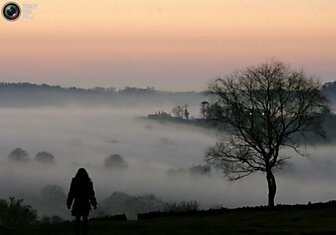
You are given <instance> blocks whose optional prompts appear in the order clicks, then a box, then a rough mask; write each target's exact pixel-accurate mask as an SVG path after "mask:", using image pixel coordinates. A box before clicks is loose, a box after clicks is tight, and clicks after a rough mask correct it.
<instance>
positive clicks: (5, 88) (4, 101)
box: [0, 81, 336, 107]
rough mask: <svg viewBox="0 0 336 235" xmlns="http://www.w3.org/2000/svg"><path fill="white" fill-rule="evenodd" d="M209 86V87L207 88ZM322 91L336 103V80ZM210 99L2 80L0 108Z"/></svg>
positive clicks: (149, 90)
mask: <svg viewBox="0 0 336 235" xmlns="http://www.w3.org/2000/svg"><path fill="white" fill-rule="evenodd" d="M205 88H206V87H205ZM323 93H324V94H325V95H326V96H327V97H328V98H329V99H330V101H331V103H336V81H335V82H329V83H326V84H325V85H324V86H323ZM205 99H207V98H206V97H205V96H204V95H203V94H202V93H201V92H195V91H186V92H170V91H158V90H155V89H154V88H152V87H147V88H137V87H125V88H123V89H115V88H104V87H95V88H90V89H83V88H77V87H69V88H66V87H61V86H52V85H47V84H41V85H38V84H32V83H5V82H1V83H0V107H34V106H62V105H81V106H95V105H111V106H138V105H162V106H164V105H170V106H172V105H183V104H189V105H190V106H193V105H196V106H199V105H200V103H201V102H202V101H203V100H205Z"/></svg>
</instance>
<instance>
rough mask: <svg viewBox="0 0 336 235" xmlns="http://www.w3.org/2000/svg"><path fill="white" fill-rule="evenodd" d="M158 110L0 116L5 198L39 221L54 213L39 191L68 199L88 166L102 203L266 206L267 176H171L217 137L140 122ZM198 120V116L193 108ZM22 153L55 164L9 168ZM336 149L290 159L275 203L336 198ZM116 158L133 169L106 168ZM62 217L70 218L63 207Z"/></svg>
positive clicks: (199, 158)
mask: <svg viewBox="0 0 336 235" xmlns="http://www.w3.org/2000/svg"><path fill="white" fill-rule="evenodd" d="M154 111H157V110H156V109H155V108H149V109H147V110H146V109H138V110H122V109H115V110H112V109H109V108H95V109H76V108H62V109H60V108H43V109H0V117H1V123H0V130H1V132H0V198H8V197H9V196H16V197H18V198H24V199H25V201H27V202H28V203H30V204H32V205H33V207H35V208H37V209H38V210H39V212H40V214H54V213H55V211H50V212H49V211H48V208H49V206H48V205H47V203H45V202H44V204H41V200H39V199H40V197H41V195H40V194H41V193H40V192H41V189H42V188H44V187H45V186H46V185H59V186H61V187H62V188H63V189H65V191H66V192H67V190H68V188H69V184H70V181H71V178H72V177H73V176H74V174H75V172H76V170H77V169H78V168H79V167H85V168H86V169H87V170H88V172H89V174H90V176H91V178H92V179H93V181H94V186H95V191H96V195H97V198H98V201H99V200H103V199H104V198H106V197H108V196H109V195H111V194H112V193H113V192H115V191H120V192H125V193H127V194H130V195H144V194H154V195H155V196H157V197H159V198H161V199H162V200H163V201H167V202H173V201H189V200H196V201H198V202H199V203H200V205H201V207H202V208H209V207H218V206H224V207H239V206H248V205H249V206H252V205H262V204H265V203H266V197H267V186H266V180H265V176H264V175H262V174H255V175H253V176H251V177H249V178H246V179H242V180H240V181H238V182H228V181H227V180H226V179H225V178H223V177H222V175H221V174H220V173H219V172H211V174H210V175H207V174H205V175H197V174H190V173H188V171H181V172H180V173H178V172H179V171H177V173H175V174H169V173H167V172H169V171H170V170H177V169H181V168H183V169H188V168H190V167H193V166H196V165H201V164H203V157H204V155H205V152H206V150H207V148H208V147H209V146H211V145H213V144H214V143H215V141H216V135H215V134H214V133H211V132H207V131H206V130H205V129H198V128H182V126H180V125H177V126H174V125H172V124H169V125H167V124H160V123H156V122H154V121H149V120H143V119H139V118H136V117H137V116H143V115H146V114H147V113H148V112H154ZM193 114H194V115H197V112H196V109H194V111H193ZM17 147H20V148H22V149H24V150H26V151H27V152H28V153H29V154H30V158H31V159H33V158H34V156H35V154H36V153H37V152H40V151H47V152H50V153H52V154H53V155H55V164H51V165H45V164H41V163H39V162H36V161H33V160H31V161H29V162H28V163H25V164H14V163H12V162H10V161H8V154H9V153H10V152H11V151H12V150H13V149H15V148H17ZM335 149H336V148H334V147H333V146H321V147H315V148H313V149H307V152H308V153H310V158H309V159H306V158H302V157H299V158H293V159H292V160H291V164H290V165H288V166H286V168H285V169H284V170H283V171H279V172H277V173H276V175H277V183H278V194H277V197H276V202H277V203H307V202H308V201H311V202H317V201H328V200H332V199H335V198H336V187H335V186H336V183H335V179H336V171H335V168H336V158H335V156H334V153H335ZM111 154H120V155H121V156H122V157H123V158H124V159H125V161H126V162H127V164H128V167H127V168H125V169H114V168H106V167H105V166H104V160H105V158H106V157H107V156H109V155H111ZM62 210H64V211H66V208H65V202H64V208H62Z"/></svg>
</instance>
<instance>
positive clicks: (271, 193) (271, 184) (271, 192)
mask: <svg viewBox="0 0 336 235" xmlns="http://www.w3.org/2000/svg"><path fill="white" fill-rule="evenodd" d="M266 179H267V184H268V207H270V208H272V207H274V198H275V194H276V182H275V177H274V175H273V172H272V170H268V171H267V172H266Z"/></svg>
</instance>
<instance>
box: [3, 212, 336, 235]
mask: <svg viewBox="0 0 336 235" xmlns="http://www.w3.org/2000/svg"><path fill="white" fill-rule="evenodd" d="M0 234H18V235H19V234H20V235H33V234H34V235H35V234H41V235H42V234H43V235H53V234H55V235H56V234H60V235H68V234H74V233H73V224H72V223H71V222H66V223H61V224H56V225H30V226H28V227H25V228H17V229H13V230H2V229H0ZM98 234H99V235H105V234H109V235H110V234H111V235H133V234H134V235H135V234H139V235H161V234H162V235H201V234H206V235H212V234H258V235H260V234H302V235H303V234H307V235H308V234H310V235H312V234H336V207H335V206H334V205H331V206H323V207H322V208H319V207H318V206H317V207H316V206H300V207H280V208H276V209H273V210H267V209H265V208H254V209H236V210H223V211H217V212H215V213H204V214H201V213H199V214H194V215H170V216H161V217H157V218H151V219H144V220H139V221H113V220H110V219H102V220H94V221H90V231H89V235H98Z"/></svg>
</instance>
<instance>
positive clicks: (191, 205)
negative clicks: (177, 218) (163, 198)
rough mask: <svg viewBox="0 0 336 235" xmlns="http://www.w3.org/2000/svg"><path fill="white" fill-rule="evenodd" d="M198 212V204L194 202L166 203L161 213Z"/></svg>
mask: <svg viewBox="0 0 336 235" xmlns="http://www.w3.org/2000/svg"><path fill="white" fill-rule="evenodd" d="M198 210H199V204H198V202H196V201H183V202H179V203H177V202H173V203H167V204H166V205H165V206H164V208H163V211H165V212H189V211H198Z"/></svg>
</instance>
